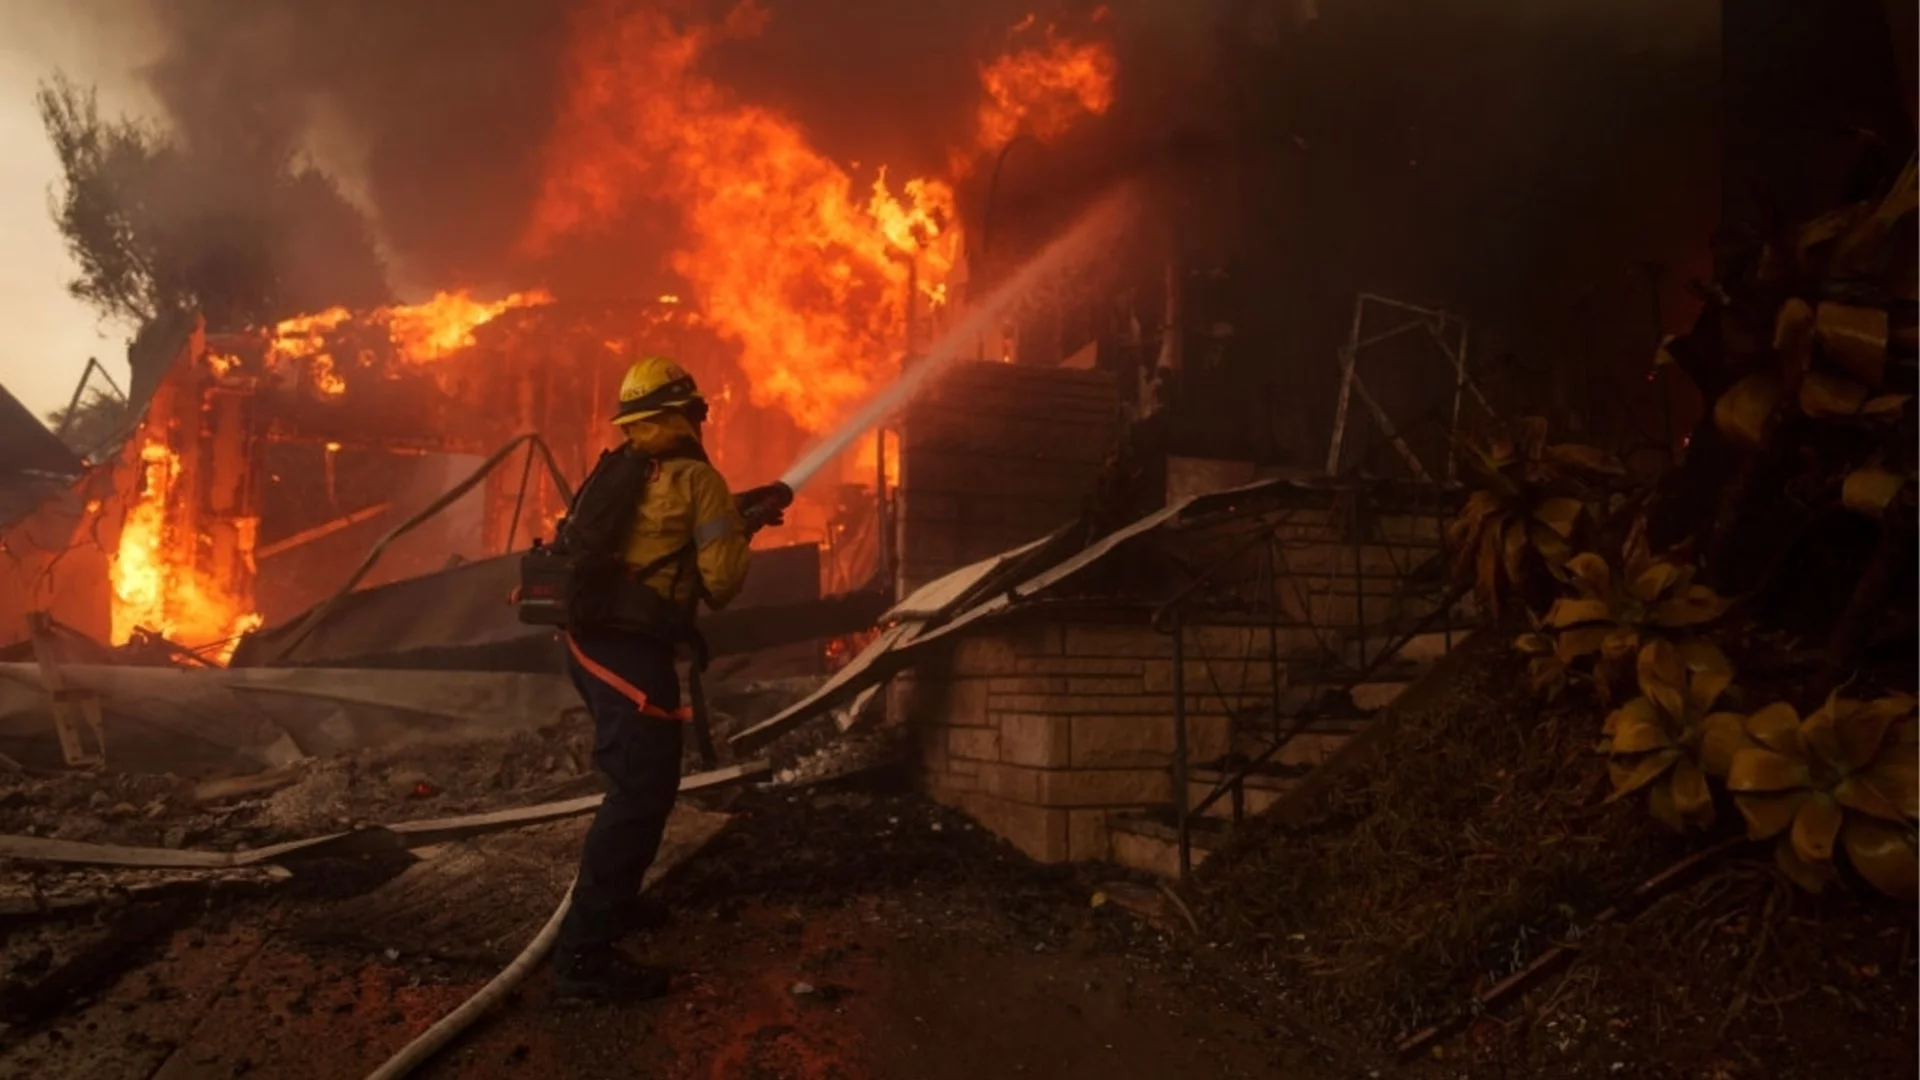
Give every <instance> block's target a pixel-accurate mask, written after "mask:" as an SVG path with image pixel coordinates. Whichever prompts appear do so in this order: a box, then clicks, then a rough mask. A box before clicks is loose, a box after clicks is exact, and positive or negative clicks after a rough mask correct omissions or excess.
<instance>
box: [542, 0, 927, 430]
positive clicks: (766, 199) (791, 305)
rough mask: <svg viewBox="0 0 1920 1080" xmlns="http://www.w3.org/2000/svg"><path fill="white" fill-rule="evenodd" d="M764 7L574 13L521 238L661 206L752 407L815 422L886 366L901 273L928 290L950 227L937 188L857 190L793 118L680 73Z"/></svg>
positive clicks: (901, 296)
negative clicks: (710, 18) (678, 22)
mask: <svg viewBox="0 0 1920 1080" xmlns="http://www.w3.org/2000/svg"><path fill="white" fill-rule="evenodd" d="M764 18H765V15H764V13H763V12H761V11H760V10H759V9H758V8H755V7H752V6H751V5H742V6H741V7H738V8H736V9H735V10H734V13H733V14H732V15H731V16H730V17H729V18H728V19H727V20H726V22H725V23H723V24H721V25H717V26H714V25H707V26H694V27H691V28H688V29H684V30H683V29H679V28H676V27H675V26H674V25H673V24H672V23H671V22H669V20H668V19H667V18H666V16H665V15H663V14H661V13H659V12H656V11H650V10H644V9H643V10H623V9H621V8H620V7H619V6H617V5H615V4H612V3H600V4H596V5H593V6H591V7H589V8H588V9H587V10H586V11H585V12H583V14H582V17H581V18H580V20H579V21H578V22H577V23H576V25H575V27H574V37H573V42H572V46H571V50H572V56H571V58H570V62H569V64H568V65H567V66H568V70H569V71H570V72H571V73H572V74H571V82H570V85H568V86H567V87H566V88H565V90H564V91H563V97H562V108H561V113H560V119H559V122H558V123H557V125H556V127H555V129H554V132H553V135H552V138H551V140H550V143H549V145H548V147H547V155H546V169H545V180H544V185H543V190H542V193H541V196H540V198H539V200H538V202H537V204H536V206H535V209H534V214H533V217H532V220H531V222H530V223H529V227H528V231H527V234H526V237H525V246H526V248H527V250H529V251H530V252H533V253H542V252H545V251H548V250H551V248H552V247H553V245H554V244H555V243H556V242H558V241H560V240H562V239H566V238H568V237H571V236H575V235H578V234H580V233H582V232H584V231H586V230H588V229H589V228H591V227H594V226H597V225H599V224H600V223H603V222H607V221H612V220H617V219H618V216H619V213H620V211H622V210H625V209H628V208H630V207H631V206H633V205H635V204H637V203H639V202H641V201H646V200H651V201H664V202H667V203H670V204H672V205H674V206H675V207H677V208H678V209H679V211H680V216H681V220H682V225H683V234H684V240H683V242H682V243H681V245H680V247H679V250H677V251H675V252H674V253H673V254H672V256H671V265H672V268H673V270H674V271H675V272H677V273H678V274H679V275H680V276H681V277H682V278H684V279H685V280H686V282H687V284H688V285H689V286H690V287H691V292H692V298H693V302H694V303H695V304H696V305H697V306H698V307H699V309H700V310H701V312H702V313H703V314H704V315H705V317H706V320H707V322H708V324H709V325H710V326H712V327H713V328H714V330H715V331H716V332H717V333H719V334H720V335H721V336H722V337H723V338H726V339H728V340H730V341H733V342H736V343H738V344H739V346H740V349H741V354H740V367H741V369H742V372H743V374H745V376H746V378H747V386H748V389H749V391H750V394H751V397H752V399H753V401H754V402H755V403H756V404H759V405H763V406H764V405H772V406H776V407H778V408H780V409H781V410H782V411H784V412H786V413H788V414H789V415H790V416H792V417H793V419H794V420H795V421H796V422H797V423H798V424H799V426H800V427H802V428H803V429H805V430H808V431H814V432H818V431H824V430H826V429H827V428H828V427H830V426H831V425H832V424H833V423H834V422H835V421H837V420H839V419H840V418H841V417H842V416H843V415H845V414H846V413H847V412H848V411H849V410H850V409H851V407H852V406H853V405H854V404H856V403H857V402H859V401H861V400H864V399H865V398H866V397H867V396H868V395H869V394H870V393H871V392H872V391H873V389H874V388H875V387H876V386H877V385H879V384H881V383H884V382H885V381H887V380H889V379H890V378H891V377H892V376H893V375H894V373H895V371H896V370H897V368H896V360H897V358H898V357H899V356H900V355H901V354H902V353H903V352H904V350H905V348H906V342H905V340H904V338H905V330H906V322H905V318H906V307H907V305H906V300H907V291H908V282H909V281H910V280H914V279H917V280H918V283H919V285H920V289H921V292H922V293H923V294H924V295H926V296H927V297H929V298H932V297H937V296H940V295H942V294H941V292H940V289H941V286H942V285H943V283H944V281H945V279H946V277H947V274H948V272H949V270H951V268H952V266H953V261H954V258H955V255H956V254H957V244H958V239H959V234H958V232H957V230H956V229H955V228H954V222H955V217H956V215H955V208H954V196H953V190H952V188H950V187H949V186H948V185H947V184H945V183H943V182H941V181H938V180H931V179H910V180H907V181H906V182H905V183H903V184H900V185H899V186H898V188H897V189H896V188H895V187H894V186H893V185H892V184H890V183H889V181H888V178H887V175H886V173H885V172H884V171H882V172H880V173H879V174H878V175H877V176H876V177H875V179H874V180H873V181H872V183H871V185H870V187H869V189H868V191H867V193H866V194H865V196H864V197H862V196H861V195H860V194H858V190H859V189H858V185H856V183H855V181H854V178H853V177H852V176H850V175H849V173H848V172H847V171H846V170H845V169H843V168H841V166H839V165H838V164H836V163H835V162H833V161H831V160H829V159H828V158H827V157H826V156H825V155H823V154H821V153H820V152H819V151H817V150H815V149H814V148H813V147H812V146H811V145H810V144H809V143H808V141H807V139H806V137H805V135H804V133H803V132H802V131H801V130H800V128H799V126H798V125H797V124H795V123H794V122H793V121H792V120H791V119H789V118H787V117H786V116H783V115H781V114H780V113H778V112H775V111H773V110H771V109H767V108H763V107H760V106H756V105H751V104H746V103H743V102H740V101H737V100H735V99H734V98H733V97H732V96H731V95H730V94H728V93H727V92H726V91H725V90H723V89H722V88H721V87H719V86H717V85H715V84H714V83H713V82H712V81H711V80H709V79H707V78H706V77H704V76H702V75H701V74H699V73H698V72H697V71H696V70H695V68H696V66H697V63H698V61H699V60H700V59H701V57H702V56H703V54H704V53H705V52H706V51H707V50H708V49H709V48H710V47H711V46H712V45H713V44H715V43H716V42H718V41H720V40H723V39H724V38H727V37H732V36H740V35H743V34H749V33H754V32H757V30H758V28H759V26H760V25H761V24H762V23H763V22H764Z"/></svg>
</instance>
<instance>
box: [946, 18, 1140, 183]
mask: <svg viewBox="0 0 1920 1080" xmlns="http://www.w3.org/2000/svg"><path fill="white" fill-rule="evenodd" d="M1034 22H1035V20H1034V18H1033V16H1031V15H1029V16H1028V17H1027V18H1025V19H1023V20H1021V21H1020V23H1019V25H1017V26H1015V27H1014V28H1013V37H1014V38H1015V39H1020V38H1025V37H1028V36H1030V35H1031V33H1032V30H1033V26H1034ZM1116 67H1117V65H1116V64H1115V63H1114V59H1113V53H1112V51H1111V50H1109V49H1108V48H1107V46H1106V45H1105V44H1103V43H1100V42H1075V41H1070V40H1068V39H1066V38H1063V37H1061V36H1059V34H1058V33H1057V32H1056V30H1055V29H1054V28H1053V27H1052V26H1051V25H1049V26H1047V27H1045V28H1043V30H1042V31H1041V41H1040V42H1039V43H1038V44H1033V45H1026V46H1023V47H1020V48H1017V49H1015V50H1013V51H1011V52H1009V53H1007V54H1006V55H1004V56H1001V57H1000V58H998V59H996V60H994V61H992V62H990V63H987V64H983V65H981V67H980V85H981V87H982V88H983V89H985V91H986V94H987V100H986V101H985V102H983V103H982V104H981V106H980V117H979V148H980V149H982V150H998V149H1000V148H1001V147H1003V146H1005V145H1006V144H1007V143H1008V142H1009V141H1010V140H1012V139H1013V138H1014V137H1015V136H1017V135H1019V134H1021V133H1022V132H1024V133H1025V134H1028V135H1032V136H1033V137H1034V138H1036V139H1040V140H1042V141H1045V140H1049V139H1054V138H1057V137H1059V136H1060V135H1061V134H1063V133H1065V132H1066V130H1067V129H1068V128H1069V127H1071V126H1072V125H1073V123H1074V121H1076V120H1078V119H1079V118H1080V117H1081V116H1084V115H1087V114H1092V115H1095V116H1098V115H1100V114H1102V113H1105V112H1106V111H1107V109H1108V107H1109V106H1111V105H1112V104H1113V79H1114V74H1115V71H1116Z"/></svg>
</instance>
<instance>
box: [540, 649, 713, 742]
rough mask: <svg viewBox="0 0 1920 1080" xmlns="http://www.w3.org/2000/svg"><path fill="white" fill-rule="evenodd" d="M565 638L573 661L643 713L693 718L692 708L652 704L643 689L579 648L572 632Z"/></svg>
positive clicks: (663, 716)
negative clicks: (675, 707)
mask: <svg viewBox="0 0 1920 1080" xmlns="http://www.w3.org/2000/svg"><path fill="white" fill-rule="evenodd" d="M566 638H567V651H568V652H570V653H572V654H573V659H574V661H575V662H576V663H578V664H579V665H580V666H581V667H583V668H585V669H586V671H587V674H589V675H591V676H593V677H594V678H596V679H599V680H600V681H601V682H603V683H606V684H607V685H608V686H611V687H613V688H614V689H615V690H616V691H618V692H619V693H620V696H621V697H624V698H626V699H627V700H628V701H631V702H633V706H634V708H636V709H639V710H640V711H641V712H642V713H643V714H645V715H647V716H657V717H659V718H660V719H662V720H681V721H686V720H692V719H693V710H692V709H689V708H680V709H675V710H674V711H672V712H668V711H667V710H665V709H663V708H661V707H660V706H658V705H655V704H653V703H652V702H651V701H648V700H647V695H646V692H645V691H643V690H641V689H640V688H639V687H637V686H635V685H633V684H632V683H630V682H628V681H627V680H625V679H623V678H621V677H620V676H618V675H616V674H614V673H613V672H612V671H610V670H608V669H607V667H606V666H605V665H603V664H600V663H599V662H597V661H596V660H594V659H593V657H591V656H588V655H587V654H586V651H585V650H584V649H582V648H580V643H579V642H577V641H575V640H573V635H572V634H568V635H566Z"/></svg>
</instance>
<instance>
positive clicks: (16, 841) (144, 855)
mask: <svg viewBox="0 0 1920 1080" xmlns="http://www.w3.org/2000/svg"><path fill="white" fill-rule="evenodd" d="M772 768H773V766H772V764H771V763H770V762H767V761H764V760H755V761H748V762H743V763H741V764H739V765H729V766H727V767H726V768H724V769H715V770H713V771H712V772H703V773H694V774H693V775H691V776H683V777H681V778H680V790H681V791H682V792H691V791H706V790H709V789H712V788H716V787H723V786H725V785H728V784H736V783H740V782H742V781H745V780H750V779H753V778H755V777H759V776H765V775H766V774H767V773H768V772H770V771H772ZM603 797H604V796H601V795H588V796H585V797H583V798H578V799H567V800H565V801H562V802H553V803H542V804H540V805H537V806H521V807H514V808H512V809H509V810H495V811H492V812H490V813H485V814H468V815H465V816H461V817H451V818H434V819H428V820H424V821H403V822H399V823H397V824H393V825H375V826H371V827H369V828H366V829H361V830H358V831H355V832H350V833H330V834H328V835H325V836H316V837H311V838H309V839H305V840H294V841H289V842H288V843H284V844H275V845H272V846H270V847H264V848H254V849H252V850H246V851H175V850H172V849H169V848H141V847H122V846H120V845H116V844H84V843H78V842H76V841H72V840H49V839H46V838H44V837H38V836H0V857H6V858H14V859H24V860H27V861H30V862H51V863H67V864H73V865H80V866H137V867H146V868H149V869H175V870H186V869H202V870H228V869H233V868H235V867H241V866H257V865H260V864H262V863H267V862H272V861H275V860H278V859H287V858H291V857H293V856H295V855H303V854H304V855H307V856H309V857H311V856H313V855H318V854H326V855H357V854H366V853H369V852H373V851H394V850H405V849H408V848H416V847H426V846H428V845H430V844H440V843H445V842H447V841H449V840H458V839H462V838H465V837H469V836H478V835H481V834H483V833H489V832H497V831H499V830H501V829H516V828H520V827H522V826H525V825H537V824H541V823H543V822H548V821H559V820H561V819H563V818H568V817H574V816H577V815H580V814H585V813H588V812H590V811H592V810H593V809H594V808H596V807H598V806H599V805H600V801H601V799H602V798H603ZM320 849H324V850H320Z"/></svg>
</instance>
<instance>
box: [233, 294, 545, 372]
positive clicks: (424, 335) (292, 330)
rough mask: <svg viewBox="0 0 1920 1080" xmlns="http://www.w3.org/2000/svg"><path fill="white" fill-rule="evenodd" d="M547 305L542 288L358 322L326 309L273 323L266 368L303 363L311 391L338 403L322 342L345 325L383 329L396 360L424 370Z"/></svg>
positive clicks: (451, 298) (395, 309) (435, 303)
mask: <svg viewBox="0 0 1920 1080" xmlns="http://www.w3.org/2000/svg"><path fill="white" fill-rule="evenodd" d="M552 302H553V295H552V294H551V293H548V292H547V291H546V290H544V289H534V290H530V291H528V292H516V293H509V294H507V295H506V296H505V297H502V298H501V299H499V300H492V301H487V300H476V299H474V298H473V295H472V294H471V293H469V292H468V291H467V290H465V289H459V290H456V291H453V292H438V293H435V294H434V295H433V298H432V299H431V300H428V301H426V302H425V303H421V304H396V305H393V306H391V307H381V308H375V309H373V310H372V311H370V312H367V313H366V314H365V315H362V316H359V317H358V319H356V317H355V315H354V313H353V312H351V311H348V310H347V309H346V308H343V307H334V308H328V309H327V310H325V311H320V312H315V313H314V314H311V315H298V316H295V317H294V318H291V319H286V320H283V321H281V322H279V323H277V324H275V326H274V328H273V334H272V337H271V338H270V339H269V341H268V344H267V363H268V366H269V367H282V366H285V365H290V364H296V363H299V362H300V361H306V363H307V379H308V381H309V382H310V383H311V384H312V385H313V389H314V392H315V393H317V394H318V395H319V396H321V397H323V398H337V397H340V396H342V395H343V394H345V393H346V392H347V380H346V377H345V376H344V375H343V374H341V372H340V367H339V365H338V363H337V362H336V361H335V359H334V356H333V354H332V353H331V352H330V351H328V343H327V337H328V335H330V334H332V333H334V332H335V331H337V330H339V329H340V327H341V326H343V325H345V324H346V323H348V322H349V321H350V320H351V321H358V322H361V323H364V324H366V325H369V326H380V327H383V328H384V329H385V330H386V333H387V339H388V341H390V342H391V343H392V344H393V349H394V355H395V356H396V357H398V358H399V359H400V360H402V361H404V362H406V363H409V364H415V365H425V364H431V363H435V362H437V361H439V360H442V359H444V358H445V357H447V356H449V355H451V354H453V353H456V352H459V351H460V350H461V349H465V348H468V347H470V346H472V345H473V343H474V337H473V333H474V331H475V330H478V329H479V328H480V327H482V326H484V325H486V324H487V323H489V322H492V321H493V320H494V319H496V318H499V317H500V316H501V315H503V314H505V313H506V312H509V311H512V310H515V309H517V308H525V307H537V306H539V305H542V304H550V303H552Z"/></svg>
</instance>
